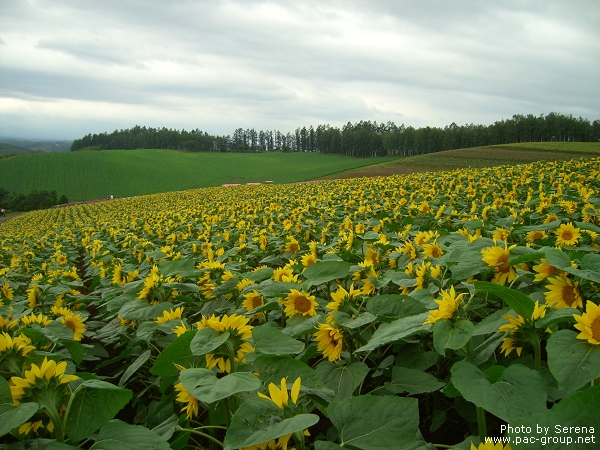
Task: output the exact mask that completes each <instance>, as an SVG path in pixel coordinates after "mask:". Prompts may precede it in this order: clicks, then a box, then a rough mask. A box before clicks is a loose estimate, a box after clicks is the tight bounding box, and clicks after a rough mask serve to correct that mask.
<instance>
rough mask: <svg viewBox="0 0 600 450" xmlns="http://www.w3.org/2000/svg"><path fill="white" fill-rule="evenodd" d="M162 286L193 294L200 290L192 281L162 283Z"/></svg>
mask: <svg viewBox="0 0 600 450" xmlns="http://www.w3.org/2000/svg"><path fill="white" fill-rule="evenodd" d="M163 286H164V287H166V288H170V289H177V290H178V291H179V292H192V293H194V294H196V293H198V292H200V288H199V287H198V285H197V284H193V283H163ZM213 293H214V291H213Z"/></svg>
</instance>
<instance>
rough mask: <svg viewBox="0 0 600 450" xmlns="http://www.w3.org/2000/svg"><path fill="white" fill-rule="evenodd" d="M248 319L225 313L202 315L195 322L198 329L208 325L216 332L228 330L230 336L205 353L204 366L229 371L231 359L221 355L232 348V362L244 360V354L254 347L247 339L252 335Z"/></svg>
mask: <svg viewBox="0 0 600 450" xmlns="http://www.w3.org/2000/svg"><path fill="white" fill-rule="evenodd" d="M248 322H249V319H248V318H247V317H244V316H240V315H238V314H231V315H230V316H228V315H227V314H225V315H224V316H222V317H220V318H219V317H216V316H214V315H213V316H211V317H210V318H207V317H202V320H201V321H200V322H198V323H196V327H197V328H198V329H202V328H205V327H210V328H212V329H213V330H215V331H217V332H218V333H224V332H229V333H230V337H229V339H228V340H227V342H226V343H224V344H223V345H222V346H221V347H219V348H218V349H217V351H215V353H214V354H213V353H208V354H207V355H206V367H207V368H209V369H212V368H213V367H218V368H219V369H220V370H221V372H224V373H229V372H231V365H232V361H231V360H230V358H229V357H228V356H222V355H224V354H228V353H229V349H230V348H231V347H233V349H234V352H235V354H234V362H245V361H246V355H247V354H248V353H250V352H252V351H254V348H253V347H252V344H250V343H249V342H247V341H248V339H250V338H251V337H252V328H253V327H252V325H249V324H248Z"/></svg>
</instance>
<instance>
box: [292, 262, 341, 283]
mask: <svg viewBox="0 0 600 450" xmlns="http://www.w3.org/2000/svg"><path fill="white" fill-rule="evenodd" d="M350 267H352V264H350V263H348V262H345V261H320V262H317V263H315V264H311V265H310V266H308V267H307V268H306V269H305V270H304V272H303V273H302V274H303V275H304V277H305V278H306V280H307V282H306V283H305V288H306V289H308V288H309V287H310V286H313V285H315V284H323V283H328V282H329V281H333V280H336V279H338V278H345V277H346V276H347V275H348V274H349V273H350Z"/></svg>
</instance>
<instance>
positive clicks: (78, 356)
mask: <svg viewBox="0 0 600 450" xmlns="http://www.w3.org/2000/svg"><path fill="white" fill-rule="evenodd" d="M58 342H60V343H61V344H62V345H63V346H64V347H65V348H66V349H67V351H68V352H69V354H70V355H71V358H73V362H74V363H75V364H79V363H80V362H81V360H82V359H83V356H84V355H85V348H84V346H83V345H82V344H81V342H77V341H73V340H67V339H60V340H59V341H58Z"/></svg>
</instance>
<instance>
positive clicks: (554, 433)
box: [506, 386, 600, 450]
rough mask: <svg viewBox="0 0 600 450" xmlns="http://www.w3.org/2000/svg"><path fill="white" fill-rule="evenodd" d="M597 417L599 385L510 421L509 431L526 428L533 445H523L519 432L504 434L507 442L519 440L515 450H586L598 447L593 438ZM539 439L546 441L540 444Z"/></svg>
mask: <svg viewBox="0 0 600 450" xmlns="http://www.w3.org/2000/svg"><path fill="white" fill-rule="evenodd" d="M599 417H600V386H594V387H592V388H589V389H587V390H586V391H583V392H578V393H577V394H574V395H572V396H570V397H567V398H563V399H562V400H561V401H560V402H559V403H557V404H556V405H554V406H553V407H552V409H550V410H547V411H545V412H543V413H541V414H535V415H532V416H530V417H526V418H522V419H517V420H515V421H513V422H511V424H510V425H511V426H512V427H513V430H514V428H517V427H530V428H531V430H532V433H531V434H530V437H534V438H536V441H537V442H523V438H524V437H526V436H524V435H523V433H519V434H517V433H514V432H508V433H507V434H506V436H508V437H510V438H511V442H515V439H516V438H517V437H518V438H520V439H521V443H519V444H518V447H517V446H513V448H518V449H519V450H521V449H524V450H564V449H565V448H568V449H573V450H590V449H591V448H593V445H594V443H595V444H596V445H597V444H598V442H597V441H596V439H597V437H598V436H597V433H598V418H599ZM565 427H567V429H566V430H565ZM571 427H573V428H571ZM575 427H578V428H575ZM591 428H593V429H594V433H591V432H590V431H591ZM527 434H529V433H527ZM542 438H544V439H545V440H546V441H545V442H540V440H541V439H542ZM594 438H595V439H594ZM580 439H581V440H580ZM586 440H587V441H586ZM544 444H545V445H544ZM567 445H568V446H567Z"/></svg>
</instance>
